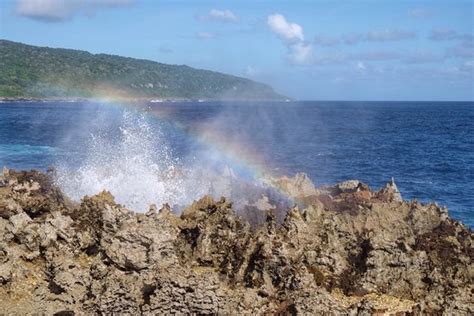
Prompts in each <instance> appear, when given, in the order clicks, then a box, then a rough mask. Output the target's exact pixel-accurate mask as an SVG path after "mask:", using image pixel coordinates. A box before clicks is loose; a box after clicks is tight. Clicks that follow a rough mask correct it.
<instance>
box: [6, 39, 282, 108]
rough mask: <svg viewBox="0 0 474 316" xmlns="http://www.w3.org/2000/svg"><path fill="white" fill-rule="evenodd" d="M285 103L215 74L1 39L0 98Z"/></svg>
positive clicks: (266, 89) (260, 87) (262, 88)
mask: <svg viewBox="0 0 474 316" xmlns="http://www.w3.org/2000/svg"><path fill="white" fill-rule="evenodd" d="M95 98H114V99H124V100H149V101H150V100H156V101H157V102H160V101H166V100H181V101H191V100H271V101H273V100H286V99H288V98H287V97H285V96H282V95H280V94H278V93H276V92H275V91H274V90H273V89H272V88H271V87H270V86H268V85H266V84H263V83H259V82H255V81H252V80H249V79H246V78H241V77H236V76H232V75H226V74H222V73H219V72H214V71H209V70H201V69H195V68H191V67H189V66H185V65H168V64H162V63H158V62H155V61H150V60H143V59H134V58H128V57H121V56H115V55H106V54H92V53H89V52H86V51H80V50H73V49H62V48H49V47H38V46H31V45H26V44H22V43H17V42H12V41H7V40H0V99H1V100H6V101H12V100H20V101H21V100H30V101H35V100H45V99H47V100H83V99H95Z"/></svg>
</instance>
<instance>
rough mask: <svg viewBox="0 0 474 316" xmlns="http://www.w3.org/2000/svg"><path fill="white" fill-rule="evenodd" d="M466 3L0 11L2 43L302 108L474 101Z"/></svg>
mask: <svg viewBox="0 0 474 316" xmlns="http://www.w3.org/2000/svg"><path fill="white" fill-rule="evenodd" d="M473 19H474V1H460V0H449V1H448V0H444V1H443V0H431V1H429V0H425V1H414V0H413V1H409V0H393V1H391V0H374V1H368V0H367V1H349V0H345V1H336V0H334V1H318V0H312V1H310V0H301V1H298V0H271V1H270V0H268V1H259V0H234V1H231V0H220V1H199V0H187V1H185V0H174V1H171V0H168V1H166V0H1V1H0V38H3V39H7V40H12V41H18V42H23V43H27V44H32V45H39V46H49V47H63V48H73V49H81V50H87V51H90V52H92V53H109V54H115V55H122V56H128V57H134V58H143V59H150V60H154V61H158V62H163V63H169V64H180V65H181V64H186V65H189V66H192V67H196V68H203V69H210V70H215V71H220V72H224V73H229V74H233V75H237V76H243V77H247V78H250V79H253V80H257V81H261V82H264V83H267V84H269V85H271V86H272V87H273V88H274V89H275V90H276V91H277V92H279V93H281V94H284V95H287V96H289V97H292V98H295V99H300V100H394V101H398V100H439V101H449V100H453V101H454V100H474V22H473Z"/></svg>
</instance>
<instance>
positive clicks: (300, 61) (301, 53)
mask: <svg viewBox="0 0 474 316" xmlns="http://www.w3.org/2000/svg"><path fill="white" fill-rule="evenodd" d="M288 60H289V61H290V62H291V63H292V64H295V65H305V64H310V63H311V62H312V61H313V50H312V48H311V45H309V44H307V43H305V42H296V43H292V44H291V45H289V46H288Z"/></svg>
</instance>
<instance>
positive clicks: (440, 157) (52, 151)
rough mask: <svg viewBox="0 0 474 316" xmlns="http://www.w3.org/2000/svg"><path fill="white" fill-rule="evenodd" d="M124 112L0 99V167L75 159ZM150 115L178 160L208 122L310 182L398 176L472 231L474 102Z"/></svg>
mask: <svg viewBox="0 0 474 316" xmlns="http://www.w3.org/2000/svg"><path fill="white" fill-rule="evenodd" d="M123 109H124V107H121V106H111V105H105V104H94V103H1V104H0V165H5V166H8V167H10V168H18V169H30V168H36V169H43V170H44V169H46V168H47V167H48V166H52V165H55V163H57V162H58V161H64V160H69V161H73V162H74V161H76V162H77V163H80V161H81V160H82V159H83V155H84V154H85V153H84V144H85V143H86V142H87V141H88V139H89V138H90V136H91V134H94V133H96V132H97V131H100V130H103V129H104V128H105V129H107V130H109V131H114V130H118V128H119V126H118V124H119V123H118V122H119V118H120V116H121V114H120V112H121V111H123ZM146 111H147V113H148V114H147V117H149V120H150V122H152V124H157V125H160V126H161V130H162V131H163V133H164V138H165V139H166V140H167V142H168V143H169V145H170V147H171V148H172V150H173V154H174V155H175V156H176V157H186V156H188V155H189V154H190V153H192V152H193V151H195V150H196V147H198V146H201V147H202V146H205V145H206V144H202V143H201V144H197V143H196V139H195V137H194V135H195V134H196V133H197V132H196V131H199V130H202V129H203V128H207V129H209V130H211V131H212V133H213V134H214V135H218V136H219V139H220V141H221V142H222V141H223V142H224V143H225V142H228V143H229V144H230V145H229V146H231V147H232V148H234V147H235V146H234V145H235V144H241V145H242V147H243V148H246V149H249V151H251V152H254V153H258V155H259V157H260V160H259V161H260V163H263V164H265V167H266V168H267V169H271V170H273V171H274V172H275V173H276V174H293V173H295V172H299V171H303V172H306V173H308V174H309V175H310V176H311V178H312V179H313V180H314V182H315V183H316V184H330V183H335V182H338V181H342V180H346V179H360V180H362V181H364V182H366V183H368V184H369V185H370V186H371V187H372V188H378V187H381V186H382V185H384V184H385V183H386V182H387V181H388V180H389V179H390V178H391V177H394V178H395V180H396V182H397V184H398V186H399V188H400V191H401V192H402V195H403V196H404V198H405V199H419V200H422V201H426V202H428V201H437V202H438V203H439V204H441V205H446V206H447V207H448V208H449V211H450V214H451V216H453V217H454V218H456V219H460V220H462V221H463V222H464V223H466V224H467V225H469V226H471V227H474V137H473V135H474V104H473V103H459V102H447V103H440V102H439V103H429V102H423V103H417V102H294V103H260V104H255V103H180V104H179V103H172V104H163V103H160V104H149V108H147V109H146ZM218 148H219V147H218ZM222 148H225V146H224V147H222ZM232 153H233V154H234V155H236V156H238V155H240V154H241V155H243V156H244V155H247V152H241V153H239V151H238V150H237V151H236V150H234V151H232ZM237 158H239V157H237Z"/></svg>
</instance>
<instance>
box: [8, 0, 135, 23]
mask: <svg viewBox="0 0 474 316" xmlns="http://www.w3.org/2000/svg"><path fill="white" fill-rule="evenodd" d="M133 1H134V0H17V1H16V13H17V14H18V15H21V16H24V17H28V18H31V19H35V20H39V21H45V22H61V21H66V20H69V19H71V18H72V17H73V16H74V15H76V14H84V15H89V16H90V15H93V14H94V13H95V12H96V11H97V10H99V9H103V8H117V7H122V6H127V5H129V4H131V3H132V2H133Z"/></svg>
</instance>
